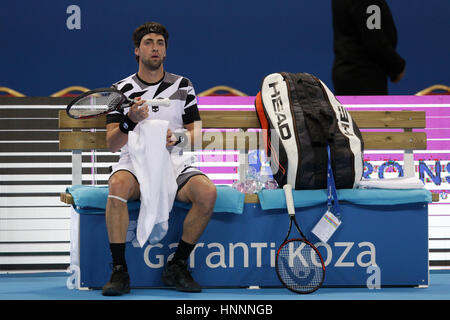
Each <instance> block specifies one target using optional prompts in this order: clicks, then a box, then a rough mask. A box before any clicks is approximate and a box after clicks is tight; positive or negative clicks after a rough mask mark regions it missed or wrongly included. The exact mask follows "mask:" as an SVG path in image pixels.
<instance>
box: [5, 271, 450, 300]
mask: <svg viewBox="0 0 450 320" xmlns="http://www.w3.org/2000/svg"><path fill="white" fill-rule="evenodd" d="M67 278H68V274H66V273H64V272H60V273H50V272H47V273H32V274H0V300H89V301H92V300H191V301H192V300H215V301H224V300H450V270H432V271H430V286H428V287H427V288H409V287H406V288H383V287H382V288H380V289H368V288H321V289H319V290H318V291H316V292H314V293H312V294H307V295H300V294H296V293H293V292H290V291H289V290H287V289H284V288H262V289H247V288H214V289H212V288H211V289H209V288H206V289H203V291H202V292H201V293H184V292H178V291H176V290H173V289H169V288H164V289H162V288H161V289H156V288H154V289H153V288H152V289H133V290H132V291H131V293H129V294H126V295H123V296H120V297H104V296H102V294H101V290H76V289H73V290H70V289H68V288H67V287H66V281H67Z"/></svg>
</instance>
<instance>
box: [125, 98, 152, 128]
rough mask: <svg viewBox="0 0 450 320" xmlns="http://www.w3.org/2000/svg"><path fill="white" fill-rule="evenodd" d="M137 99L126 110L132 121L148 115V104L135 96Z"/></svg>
mask: <svg viewBox="0 0 450 320" xmlns="http://www.w3.org/2000/svg"><path fill="white" fill-rule="evenodd" d="M136 100H139V101H138V102H136V103H135V104H133V105H132V106H131V107H130V109H129V110H128V118H130V120H131V121H133V122H136V123H138V122H140V121H142V120H145V119H147V117H148V105H146V104H145V100H141V97H137V98H136Z"/></svg>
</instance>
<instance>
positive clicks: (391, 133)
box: [59, 110, 437, 202]
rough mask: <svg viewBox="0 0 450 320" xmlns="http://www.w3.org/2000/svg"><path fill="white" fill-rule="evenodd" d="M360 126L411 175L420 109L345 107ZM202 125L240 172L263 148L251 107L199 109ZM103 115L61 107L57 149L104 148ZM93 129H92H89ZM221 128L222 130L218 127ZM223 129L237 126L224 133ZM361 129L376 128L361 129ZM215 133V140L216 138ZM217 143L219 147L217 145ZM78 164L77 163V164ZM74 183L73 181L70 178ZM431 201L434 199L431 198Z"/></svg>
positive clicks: (418, 146) (370, 143)
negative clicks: (74, 115)
mask: <svg viewBox="0 0 450 320" xmlns="http://www.w3.org/2000/svg"><path fill="white" fill-rule="evenodd" d="M349 112H350V114H351V116H352V118H353V119H354V120H355V122H356V124H357V125H358V127H359V128H360V129H362V136H363V140H364V149H365V150H404V172H405V175H406V176H413V175H415V167H414V154H413V150H426V148H427V137H426V133H425V132H413V129H424V128H425V127H426V119H425V112H424V111H409V110H405V111H349ZM200 117H201V119H202V125H203V129H217V130H212V132H211V131H210V130H208V132H204V133H203V141H202V148H203V149H206V148H208V146H210V145H211V143H212V142H214V147H215V148H216V150H217V149H222V150H239V151H240V152H241V155H243V156H241V157H240V160H239V161H240V166H241V167H240V170H239V171H240V172H241V177H240V178H241V179H242V177H243V176H242V172H245V170H243V168H245V165H246V163H242V162H245V161H247V160H248V159H247V157H246V153H247V152H248V150H250V149H254V148H258V149H263V147H264V145H263V141H262V135H261V134H254V135H253V137H254V138H255V139H256V145H255V142H254V141H252V142H250V141H249V140H250V139H248V137H249V131H248V129H255V128H260V123H259V120H258V118H257V115H256V112H255V111H200ZM105 127H106V117H105V116H103V117H99V118H93V119H87V120H74V119H71V118H69V117H68V116H67V114H66V113H65V111H64V110H60V112H59V128H60V129H72V131H64V132H60V133H59V148H60V150H72V151H73V154H74V157H76V159H78V160H76V161H78V162H81V150H93V149H106V148H107V146H106V130H105ZM92 129H96V130H92ZM221 129H222V130H221ZM223 129H241V130H239V131H238V132H234V133H233V134H227V135H225V133H224V130H223ZM364 129H377V130H374V131H364ZM217 137H219V139H218V140H219V141H217V140H216V139H217ZM219 146H220V147H219ZM78 166H79V167H81V164H79V165H78ZM80 174H81V172H80ZM74 184H75V182H74ZM435 198H436V197H434V198H433V199H434V201H437V199H435ZM257 201H258V199H257V197H256V195H246V202H257Z"/></svg>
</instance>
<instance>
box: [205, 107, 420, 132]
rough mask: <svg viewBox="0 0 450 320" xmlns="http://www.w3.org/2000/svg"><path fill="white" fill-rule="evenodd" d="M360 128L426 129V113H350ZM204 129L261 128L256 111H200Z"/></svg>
mask: <svg viewBox="0 0 450 320" xmlns="http://www.w3.org/2000/svg"><path fill="white" fill-rule="evenodd" d="M349 112H350V114H351V116H352V118H353V119H354V120H355V122H356V124H357V125H358V127H359V128H366V129H373V128H381V129H384V128H392V129H393V128H425V126H426V123H425V112H424V111H349ZM200 117H201V119H202V121H203V127H204V128H243V129H246V128H259V127H260V123H259V120H258V117H257V115H256V112H255V111H200Z"/></svg>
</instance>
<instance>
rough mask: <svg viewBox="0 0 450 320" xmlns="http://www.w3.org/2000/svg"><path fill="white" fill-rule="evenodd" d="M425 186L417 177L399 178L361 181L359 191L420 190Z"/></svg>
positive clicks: (358, 186)
mask: <svg viewBox="0 0 450 320" xmlns="http://www.w3.org/2000/svg"><path fill="white" fill-rule="evenodd" d="M424 187H425V185H424V184H423V182H422V180H420V179H419V178H417V177H399V178H385V179H362V180H361V181H360V182H359V183H358V184H357V188H359V189H422V188H424Z"/></svg>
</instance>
